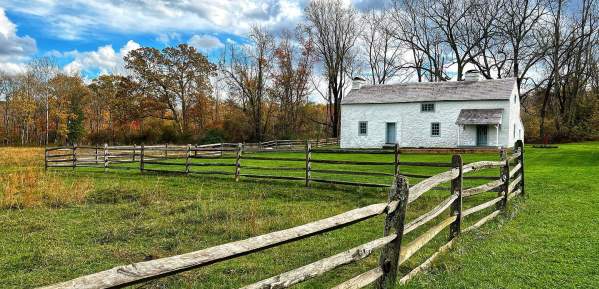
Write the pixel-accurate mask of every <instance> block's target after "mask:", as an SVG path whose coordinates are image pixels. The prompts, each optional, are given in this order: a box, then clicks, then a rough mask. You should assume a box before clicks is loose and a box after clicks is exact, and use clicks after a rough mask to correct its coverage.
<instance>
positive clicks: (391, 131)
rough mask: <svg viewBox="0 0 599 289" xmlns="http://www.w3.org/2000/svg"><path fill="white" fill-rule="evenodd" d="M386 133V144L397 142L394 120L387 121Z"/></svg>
mask: <svg viewBox="0 0 599 289" xmlns="http://www.w3.org/2000/svg"><path fill="white" fill-rule="evenodd" d="M386 135H387V139H386V143H387V144H395V143H396V142H397V139H396V132H395V123H394V122H388V123H387V134H386Z"/></svg>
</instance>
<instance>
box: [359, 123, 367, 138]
mask: <svg viewBox="0 0 599 289" xmlns="http://www.w3.org/2000/svg"><path fill="white" fill-rule="evenodd" d="M367 134H368V122H367V121H360V122H358V135H367Z"/></svg>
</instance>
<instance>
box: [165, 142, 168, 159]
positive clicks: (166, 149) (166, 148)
mask: <svg viewBox="0 0 599 289" xmlns="http://www.w3.org/2000/svg"><path fill="white" fill-rule="evenodd" d="M164 158H165V159H166V158H168V143H165V144H164Z"/></svg>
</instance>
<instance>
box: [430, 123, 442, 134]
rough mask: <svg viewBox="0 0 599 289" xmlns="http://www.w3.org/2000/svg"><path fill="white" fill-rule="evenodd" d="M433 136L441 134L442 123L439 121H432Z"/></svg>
mask: <svg viewBox="0 0 599 289" xmlns="http://www.w3.org/2000/svg"><path fill="white" fill-rule="evenodd" d="M431 136H441V124H440V123H438V122H432V123H431Z"/></svg>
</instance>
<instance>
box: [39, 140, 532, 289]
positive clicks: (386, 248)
mask: <svg viewBox="0 0 599 289" xmlns="http://www.w3.org/2000/svg"><path fill="white" fill-rule="evenodd" d="M190 147H191V146H187V150H186V151H184V152H185V153H186V154H185V155H186V156H187V157H188V158H189V157H190V156H191V155H193V153H195V151H193V150H191V148H190ZM240 147H241V146H240ZM309 147H310V146H309V145H308V150H307V154H306V159H305V160H303V161H305V162H306V164H305V165H306V170H305V171H306V174H309V173H310V172H311V171H310V168H309V166H310V160H311V155H310V153H311V151H310V150H309ZM63 149H68V148H56V149H52V151H62V150H63ZM94 149H95V148H94ZM146 150H147V148H146V147H143V146H142V147H141V148H140V156H141V158H142V159H143V158H144V157H145V153H146ZM396 151H397V150H396ZM241 152H242V150H241V149H238V150H237V151H236V156H235V159H236V161H237V163H236V164H235V166H236V168H237V169H239V167H240V166H239V164H238V163H239V160H240V159H241V157H240V156H241ZM46 153H48V151H46ZM61 154H62V155H65V156H60V157H67V154H65V153H61ZM500 156H501V160H500V161H480V162H474V163H470V164H466V165H464V164H463V162H462V158H461V156H460V155H454V156H453V157H452V161H451V163H448V164H449V167H450V169H449V170H447V171H444V172H441V173H438V174H436V175H433V176H430V177H428V178H426V179H424V180H422V181H421V182H419V183H417V184H415V185H413V186H409V184H408V180H407V178H406V177H405V176H403V175H401V172H400V171H399V170H398V169H397V167H396V172H398V174H396V175H395V177H394V180H393V183H392V184H391V185H390V187H391V188H390V190H389V195H388V200H387V202H385V203H378V204H373V205H369V206H366V207H362V208H357V209H354V210H351V211H348V212H345V213H342V214H339V215H336V216H332V217H329V218H326V219H322V220H318V221H314V222H311V223H308V224H305V225H301V226H297V227H294V228H290V229H286V230H281V231H276V232H272V233H269V234H265V235H260V236H256V237H252V238H249V239H245V240H241V241H236V242H231V243H227V244H223V245H219V246H215V247H211V248H206V249H202V250H199V251H195V252H190V253H186V254H182V255H177V256H171V257H166V258H160V259H156V260H151V261H145V262H139V263H134V264H130V265H124V266H118V267H115V268H112V269H109V270H106V271H102V272H98V273H94V274H90V275H86V276H82V277H79V278H76V279H73V280H70V281H66V282H63V283H59V284H55V285H50V286H47V287H44V288H56V289H58V288H119V287H123V286H127V285H132V284H137V283H140V282H144V281H148V280H152V279H156V278H160V277H164V276H167V275H172V274H176V273H179V272H183V271H188V270H192V269H194V268H199V267H204V266H208V265H210V264H213V263H217V262H221V261H224V260H229V259H232V258H236V257H239V256H242V255H247V254H250V253H255V252H258V251H261V250H264V249H267V248H271V247H274V246H278V245H281V244H285V243H289V242H294V241H298V240H301V239H304V238H308V237H310V236H314V235H318V234H321V233H324V232H328V231H331V230H337V229H340V228H343V227H346V226H350V225H352V224H355V223H358V222H362V221H364V220H367V219H370V218H373V217H375V216H378V215H381V214H385V215H386V218H385V222H384V230H383V236H381V237H380V238H377V239H375V240H372V241H369V242H367V243H365V244H362V245H359V246H357V247H354V248H352V249H349V250H346V251H343V252H341V253H338V254H335V255H333V256H330V257H327V258H324V259H321V260H318V261H316V262H313V263H311V264H307V265H305V266H302V267H300V268H297V269H293V270H291V271H288V272H284V273H281V274H278V275H276V276H273V277H271V278H268V279H264V280H262V281H259V282H256V283H254V284H251V285H248V286H245V287H243V288H287V287H289V286H291V285H293V284H296V283H299V282H302V281H305V280H308V279H310V278H313V277H316V276H320V275H322V274H325V273H326V272H329V271H331V270H333V269H335V268H337V267H340V266H343V265H345V264H349V263H353V262H357V261H359V260H362V259H364V258H366V257H368V256H370V255H372V254H373V253H374V251H375V250H377V249H380V251H381V252H380V258H379V264H378V266H376V267H375V268H373V269H372V270H369V271H367V272H364V273H362V274H359V275H357V276H355V277H354V278H351V279H349V280H347V281H345V282H342V283H341V284H339V285H337V286H336V287H334V288H362V287H364V286H367V285H370V284H374V285H375V286H376V288H394V287H395V286H396V284H397V283H402V284H403V283H405V282H407V281H409V280H410V279H411V278H412V277H413V276H415V275H416V274H418V273H419V272H422V271H423V270H425V269H426V268H428V267H430V266H431V264H432V262H433V261H434V259H435V258H437V257H438V256H439V255H440V254H441V253H443V252H445V251H447V250H448V248H450V247H451V245H452V244H453V240H454V239H455V238H456V237H458V236H459V235H460V234H461V233H462V232H466V231H469V230H472V229H474V228H478V227H480V226H481V225H483V224H484V223H485V222H487V221H489V220H490V219H492V218H494V217H496V216H497V215H499V213H500V212H501V211H502V210H504V209H505V208H506V206H507V202H508V201H509V200H510V199H511V198H513V197H514V196H516V195H519V194H524V178H523V176H524V147H523V145H522V142H518V143H517V145H516V149H515V150H514V152H513V153H512V154H511V155H510V156H508V155H507V153H506V151H501V152H500ZM57 158H58V157H57ZM47 159H51V158H47ZM74 159H76V157H75V158H74ZM398 159H399V158H395V160H396V161H395V163H394V164H397V163H398V161H397V160H398ZM306 160H307V161H306ZM143 164H144V162H142V163H141V165H142V166H143ZM392 164H393V163H392ZM510 167H511V169H510ZM494 168H499V169H500V171H501V175H500V177H499V178H498V180H494V181H491V182H489V183H487V184H484V185H480V186H476V187H473V188H463V179H464V174H467V173H472V172H476V171H480V170H484V169H494ZM236 175H237V176H239V175H240V174H239V173H236ZM305 180H306V182H308V181H314V180H313V179H310V178H309V176H306V177H305ZM447 182H450V183H451V188H450V195H449V196H448V197H447V198H446V199H445V200H443V201H442V202H441V203H439V204H438V205H437V206H435V207H434V208H433V209H432V210H430V211H428V212H427V213H425V214H423V215H421V216H419V217H417V218H415V219H413V220H411V221H409V222H408V221H407V220H406V211H407V210H408V208H409V204H410V203H413V202H415V201H417V200H418V199H419V198H420V197H421V196H422V195H423V194H425V193H426V192H428V191H430V190H431V189H432V188H434V187H435V186H438V185H439V184H442V183H447ZM307 184H309V183H307ZM496 188H501V189H500V190H493V189H496ZM490 191H496V192H497V195H496V196H494V197H493V198H492V199H491V200H488V201H485V202H483V203H481V204H478V205H474V206H472V207H470V208H466V209H464V208H463V202H462V200H463V199H464V198H468V197H471V196H474V195H478V194H481V193H484V192H490ZM489 208H493V210H492V212H491V213H490V214H486V215H484V216H483V217H482V218H481V219H479V220H478V221H476V222H475V223H474V224H473V225H472V226H470V227H468V228H465V229H462V221H463V220H464V219H465V218H466V217H469V216H473V215H475V213H478V212H482V211H483V210H486V209H489ZM448 209H449V216H448V217H447V218H444V219H442V220H441V221H440V222H438V223H437V224H435V225H432V226H430V228H428V229H427V230H426V231H424V233H422V234H421V235H419V236H418V237H416V238H414V239H413V240H412V241H411V242H409V243H406V244H404V243H403V242H402V240H403V237H404V236H405V235H407V234H409V233H411V232H414V231H415V230H416V229H418V228H421V227H422V226H424V225H425V224H428V223H429V222H431V221H432V220H434V219H436V218H437V217H439V216H440V215H441V214H442V213H443V212H446V211H447V210H448ZM447 227H449V241H448V242H447V243H446V244H444V245H442V246H441V247H440V248H439V249H438V250H437V251H436V252H435V253H434V254H433V255H431V256H430V257H429V258H428V259H426V261H424V262H423V263H422V264H421V265H419V266H417V267H415V268H413V269H412V270H411V271H410V272H409V273H408V274H406V275H404V276H402V277H398V267H399V266H400V265H401V264H403V263H404V262H405V261H406V260H408V259H409V258H410V257H412V256H414V254H416V252H418V251H419V250H420V249H421V248H423V247H424V246H425V245H426V244H427V243H429V242H430V241H431V240H432V239H433V238H435V236H437V235H438V234H439V233H441V232H442V231H443V230H444V229H445V228H447Z"/></svg>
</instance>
